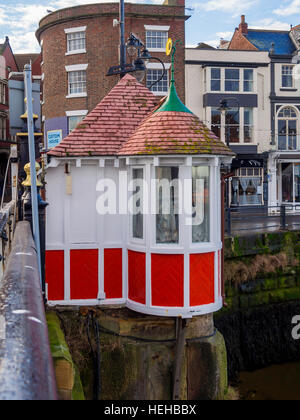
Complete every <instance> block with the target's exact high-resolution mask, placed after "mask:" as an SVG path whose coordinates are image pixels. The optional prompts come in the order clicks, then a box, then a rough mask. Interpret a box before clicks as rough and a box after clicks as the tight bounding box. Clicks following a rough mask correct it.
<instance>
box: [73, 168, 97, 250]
mask: <svg viewBox="0 0 300 420" xmlns="http://www.w3.org/2000/svg"><path fill="white" fill-rule="evenodd" d="M71 174H72V195H71V196H70V200H71V202H70V219H69V223H70V242H71V243H74V244H78V243H95V242H96V241H97V228H96V220H97V212H96V185H97V167H96V166H82V167H81V168H75V167H72V168H71Z"/></svg>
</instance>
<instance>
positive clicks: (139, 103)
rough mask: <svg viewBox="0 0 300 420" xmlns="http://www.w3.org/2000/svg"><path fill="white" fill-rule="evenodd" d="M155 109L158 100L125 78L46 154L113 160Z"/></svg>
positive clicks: (127, 76)
mask: <svg viewBox="0 0 300 420" xmlns="http://www.w3.org/2000/svg"><path fill="white" fill-rule="evenodd" d="M156 105H157V97H156V96H155V95H153V93H152V92H150V91H149V89H147V88H146V87H145V86H143V85H141V84H140V83H139V82H137V80H136V79H135V78H134V77H132V76H131V75H129V74H127V75H126V76H125V77H123V78H122V79H121V80H120V82H119V83H118V84H117V85H116V86H115V87H114V88H113V89H112V90H111V91H110V93H109V94H108V95H107V96H106V97H105V98H104V99H103V100H102V101H101V102H100V103H99V104H98V105H97V106H96V108H95V109H94V110H93V111H92V112H91V113H90V114H89V115H88V116H87V117H86V118H85V119H84V120H83V121H82V122H81V123H80V124H79V125H78V126H77V127H76V129H75V130H74V131H72V132H71V133H70V134H69V135H68V136H67V137H66V138H64V139H63V141H62V142H61V143H60V144H59V145H58V146H56V147H55V148H53V149H52V150H51V151H50V152H48V154H49V155H51V156H58V157H66V156H68V157H72V156H76V157H77V156H78V157H80V156H82V157H83V156H115V155H117V154H118V151H119V150H120V147H121V146H122V144H123V143H124V142H126V140H128V139H129V137H130V135H131V134H132V133H133V132H134V130H135V129H136V128H137V127H138V125H139V124H140V123H141V121H142V120H143V119H144V118H145V117H146V116H148V115H149V113H150V112H151V111H152V110H153V109H154V107H155V106H156Z"/></svg>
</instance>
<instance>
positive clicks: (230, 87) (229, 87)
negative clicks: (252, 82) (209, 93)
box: [225, 80, 240, 92]
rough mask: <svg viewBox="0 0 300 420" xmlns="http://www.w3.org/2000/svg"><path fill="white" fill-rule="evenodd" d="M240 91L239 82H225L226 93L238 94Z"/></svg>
mask: <svg viewBox="0 0 300 420" xmlns="http://www.w3.org/2000/svg"><path fill="white" fill-rule="evenodd" d="M239 90H240V83H239V81H234V80H231V81H228V80H225V91H226V92H238V91H239Z"/></svg>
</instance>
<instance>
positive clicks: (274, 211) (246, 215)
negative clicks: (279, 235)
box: [225, 204, 300, 236]
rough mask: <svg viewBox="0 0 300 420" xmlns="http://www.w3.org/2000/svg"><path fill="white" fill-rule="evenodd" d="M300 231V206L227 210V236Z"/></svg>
mask: <svg viewBox="0 0 300 420" xmlns="http://www.w3.org/2000/svg"><path fill="white" fill-rule="evenodd" d="M296 229H300V204H282V205H280V206H247V207H246V206H245V207H230V208H227V209H226V210H225V234H226V235H227V236H231V235H232V234H234V233H237V232H240V233H242V232H245V233H246V232H251V231H253V232H265V231H273V232H274V231H280V230H296Z"/></svg>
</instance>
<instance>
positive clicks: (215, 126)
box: [211, 108, 221, 138]
mask: <svg viewBox="0 0 300 420" xmlns="http://www.w3.org/2000/svg"><path fill="white" fill-rule="evenodd" d="M211 130H212V131H213V133H215V135H216V136H217V137H219V138H220V136H221V112H220V111H219V110H217V109H216V108H212V110H211Z"/></svg>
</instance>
